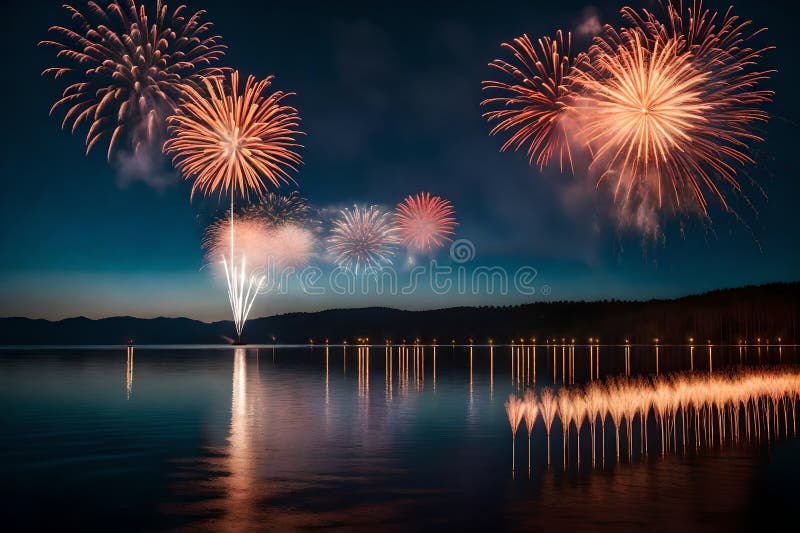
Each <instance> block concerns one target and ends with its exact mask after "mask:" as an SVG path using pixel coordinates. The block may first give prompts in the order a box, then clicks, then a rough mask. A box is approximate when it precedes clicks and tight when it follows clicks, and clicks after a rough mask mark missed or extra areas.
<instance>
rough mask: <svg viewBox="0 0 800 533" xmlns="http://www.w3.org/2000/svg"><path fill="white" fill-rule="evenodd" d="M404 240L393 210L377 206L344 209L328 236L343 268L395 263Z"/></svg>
mask: <svg viewBox="0 0 800 533" xmlns="http://www.w3.org/2000/svg"><path fill="white" fill-rule="evenodd" d="M399 242H400V239H399V235H398V232H397V230H396V228H395V227H394V225H393V224H392V219H391V214H390V213H388V212H386V211H383V210H381V209H380V208H379V207H377V206H370V207H366V208H362V207H358V206H354V207H353V208H352V209H342V211H341V212H340V213H339V218H338V219H337V220H335V221H334V223H333V229H332V230H331V235H330V237H329V238H328V252H329V253H330V254H331V255H332V256H333V260H334V262H335V263H336V264H337V265H339V266H340V267H341V268H344V269H347V270H353V271H355V273H356V274H357V273H358V272H359V271H361V270H368V269H378V268H381V267H382V266H384V265H387V264H389V265H390V264H392V259H391V257H392V255H394V253H395V252H396V245H397V244H398V243H399Z"/></svg>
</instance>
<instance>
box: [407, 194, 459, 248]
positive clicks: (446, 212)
mask: <svg viewBox="0 0 800 533" xmlns="http://www.w3.org/2000/svg"><path fill="white" fill-rule="evenodd" d="M454 213H455V210H454V209H453V205H452V204H451V203H450V202H449V201H448V200H444V199H442V198H441V197H439V196H431V193H429V192H423V193H420V194H417V195H415V196H409V197H407V198H406V199H405V200H403V202H401V203H400V204H399V205H398V206H397V209H396V210H395V215H394V218H395V224H396V226H397V230H398V231H399V233H400V239H401V243H402V244H403V245H404V246H407V247H409V248H410V249H411V250H414V251H418V252H421V253H428V252H431V251H433V250H435V249H437V248H441V247H442V246H444V245H445V244H447V243H448V242H450V241H452V240H453V237H452V236H453V234H454V233H455V232H454V230H455V227H456V225H457V222H456V219H455V218H454V217H453V214H454Z"/></svg>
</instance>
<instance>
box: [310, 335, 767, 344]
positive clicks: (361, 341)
mask: <svg viewBox="0 0 800 533" xmlns="http://www.w3.org/2000/svg"><path fill="white" fill-rule="evenodd" d="M526 340H528V339H525V338H523V337H520V338H519V339H511V345H512V346H513V345H515V344H522V345H524V344H525V342H526ZM529 340H530V343H531V344H536V337H531V338H530V339H529ZM688 341H689V344H702V343H701V342H697V343H696V342H695V339H694V337H689V339H688ZM777 341H778V344H781V343H782V342H783V339H782V338H781V337H778V338H777ZM438 342H439V341H438V339H436V338H435V337H434V338H433V341H432V343H431V344H433V345H438ZM468 342H469V344H470V345H472V344H475V340H474V339H472V338H470V339H468ZM324 343H325V344H330V340H329V339H325V340H324ZM558 343H559V339H557V338H552V339H546V340H545V344H548V345H550V344H558ZM630 343H631V341H630V339H625V344H630ZM769 343H770V342H769V339H762V338H761V337H758V338H757V339H756V342H755V343H753V344H756V345H759V344H765V345H766V344H769ZM308 344H310V345H314V339H308ZM342 344H345V345H346V344H347V340H346V339H345V340H344V341H342ZM356 344H360V345H367V344H369V337H357V338H356ZM386 344H387V345H391V344H392V341H391V339H386ZM402 344H403V345H405V344H407V342H406V339H403V341H402ZM413 344H415V345H419V344H421V341H420V339H419V338H416V339H414V342H413ZM450 344H452V345H453V346H455V344H456V340H455V339H451V340H450ZM488 344H490V345H492V344H494V339H488ZM561 344H562V345H564V344H575V339H574V338H570V339H567V338H566V337H561ZM589 344H594V345H597V344H600V339H599V338H597V337H589ZM653 344H654V345H659V344H663V342H662V339H660V338H658V337H655V338H654V339H653ZM706 344H707V345H708V346H712V345H713V342H712V341H711V339H707V340H706ZM744 345H747V340H746V339H739V342H738V346H744Z"/></svg>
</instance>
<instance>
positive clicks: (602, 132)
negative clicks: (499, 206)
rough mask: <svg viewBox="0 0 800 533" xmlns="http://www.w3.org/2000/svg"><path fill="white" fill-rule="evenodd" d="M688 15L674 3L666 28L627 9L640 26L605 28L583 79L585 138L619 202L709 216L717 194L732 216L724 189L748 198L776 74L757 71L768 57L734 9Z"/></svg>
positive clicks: (581, 72) (580, 77)
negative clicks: (745, 176)
mask: <svg viewBox="0 0 800 533" xmlns="http://www.w3.org/2000/svg"><path fill="white" fill-rule="evenodd" d="M687 13H688V14H687V15H686V16H685V17H684V13H682V12H681V10H680V9H679V8H676V7H675V6H674V4H669V5H668V24H666V25H665V24H662V23H661V22H659V20H658V19H656V17H655V16H654V15H652V14H651V13H649V12H644V13H643V14H639V13H637V12H636V11H634V10H632V9H630V8H626V9H624V10H623V16H624V17H625V18H626V20H628V22H629V23H631V24H632V26H631V27H628V28H624V29H621V30H619V31H617V30H614V29H613V28H610V27H606V28H605V31H604V33H603V34H602V35H601V36H600V37H598V38H597V39H596V40H595V44H594V45H593V46H592V48H591V50H590V52H589V55H590V57H591V61H590V62H587V63H585V64H584V65H582V66H581V68H579V69H578V71H577V73H576V76H575V79H576V82H577V84H578V85H580V87H581V89H582V91H584V95H585V99H584V101H583V105H582V106H581V110H582V111H583V113H582V115H583V116H582V120H581V132H582V137H583V138H584V139H585V140H586V142H587V143H588V144H589V146H590V147H591V149H592V152H593V162H592V166H593V167H594V168H595V169H597V171H598V173H599V179H600V180H605V179H610V180H613V181H614V182H615V184H614V193H615V198H616V197H618V196H619V195H620V193H623V197H624V199H625V201H628V200H630V199H631V198H637V199H639V200H640V201H645V202H652V203H655V204H656V206H657V207H658V208H660V207H661V206H662V205H663V203H664V201H665V199H669V200H670V203H671V204H674V205H676V206H682V205H688V206H692V205H697V206H699V208H700V209H701V211H702V212H703V213H706V211H707V205H708V202H707V199H706V198H705V192H706V191H708V192H710V193H711V194H712V195H713V196H715V197H716V198H717V199H718V200H719V202H720V203H721V205H722V206H723V208H725V209H726V210H727V209H729V207H728V203H727V201H726V199H725V195H724V191H723V190H722V189H721V188H720V184H727V185H728V186H730V187H731V188H733V189H734V190H737V191H738V190H740V185H739V182H738V180H737V179H736V172H737V169H738V168H739V167H742V166H744V165H747V164H752V163H754V161H753V159H752V158H751V157H750V155H749V154H748V152H749V149H748V144H749V143H751V142H754V141H760V140H761V139H760V137H758V136H757V135H756V134H754V133H753V132H752V131H751V127H752V126H753V124H755V123H758V122H764V121H766V120H767V118H768V115H767V113H766V112H765V111H763V110H762V109H760V108H759V107H758V106H759V105H761V104H763V103H765V102H768V101H769V100H771V98H772V92H771V91H765V90H761V89H759V88H758V84H759V83H761V82H762V81H764V80H766V79H768V78H769V74H770V72H769V71H760V70H758V69H755V68H754V65H755V64H756V63H757V61H758V60H759V59H760V58H761V56H762V54H763V53H764V51H765V50H766V49H760V50H754V49H751V48H748V47H747V46H746V42H747V40H749V39H750V38H751V37H752V36H753V35H755V34H757V33H759V32H754V33H753V32H748V28H749V26H750V22H749V21H741V20H739V19H738V18H737V17H735V16H733V15H732V14H731V12H730V11H728V12H727V13H726V15H725V16H724V17H719V15H717V14H716V13H711V12H709V11H707V10H703V9H702V4H701V3H700V2H697V3H695V4H694V7H693V8H690V10H689V11H688V12H687ZM665 188H666V189H667V192H668V194H669V197H665V194H664V192H665V191H664V189H665Z"/></svg>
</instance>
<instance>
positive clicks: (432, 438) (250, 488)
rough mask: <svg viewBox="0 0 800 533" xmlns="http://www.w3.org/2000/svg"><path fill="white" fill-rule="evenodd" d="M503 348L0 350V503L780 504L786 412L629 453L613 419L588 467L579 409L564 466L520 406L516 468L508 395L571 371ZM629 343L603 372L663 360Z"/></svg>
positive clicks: (44, 521)
mask: <svg viewBox="0 0 800 533" xmlns="http://www.w3.org/2000/svg"><path fill="white" fill-rule="evenodd" d="M589 350H590V348H589V347H587V346H577V347H575V349H574V368H575V371H574V374H573V373H569V372H568V377H567V381H568V382H571V381H573V380H574V385H571V384H568V386H578V385H580V384H581V383H585V382H586V381H588V380H589V379H590V371H591V370H594V369H595V367H594V366H592V368H591V369H590V367H589ZM593 350H594V349H593ZM511 351H512V350H511V348H510V347H508V346H496V347H494V348H490V347H488V346H480V347H477V346H476V347H474V348H472V349H470V348H469V347H463V346H459V347H451V346H439V347H438V348H437V351H436V361H435V364H434V355H433V348H432V347H430V346H428V347H425V348H424V349H423V350H417V351H416V357H415V349H414V347H413V346H409V347H407V348H406V349H405V350H404V349H401V348H400V347H396V346H395V347H392V349H391V352H389V353H387V350H386V348H385V347H383V346H373V347H371V348H370V349H369V351H367V349H366V348H361V347H358V346H348V347H346V348H344V347H342V346H331V347H329V348H327V349H326V347H324V346H316V347H313V349H312V348H309V347H299V348H298V347H294V348H291V347H279V348H276V349H272V348H270V347H259V348H249V347H246V348H245V347H243V348H231V347H220V348H180V349H179V348H168V347H162V348H126V347H124V346H123V347H117V348H102V349H67V348H53V349H42V348H31V349H5V350H0V404H2V406H3V409H2V410H0V413H2V414H0V434H1V435H0V496H1V497H2V501H3V505H2V514H3V515H4V516H3V517H2V518H3V520H4V523H6V524H11V525H12V526H14V527H17V528H22V527H25V528H33V527H39V528H41V527H47V526H56V527H59V528H60V529H70V528H75V527H81V528H91V527H93V526H94V527H101V526H105V527H109V526H112V525H113V528H114V529H121V530H126V529H150V530H152V529H158V530H160V529H182V530H197V529H200V530H208V531H214V530H221V529H223V528H225V529H229V528H231V527H232V528H233V529H239V530H248V529H264V528H276V529H285V528H298V527H303V528H309V527H311V528H317V527H326V528H327V527H345V528H348V529H351V528H363V529H371V530H374V529H376V528H386V527H387V526H388V525H390V524H391V527H392V528H393V529H408V528H410V527H444V526H447V527H461V528H468V529H473V528H484V529H489V528H491V529H494V530H497V529H523V528H524V529H531V528H533V529H544V528H562V529H564V530H567V531H572V530H595V531H596V530H609V531H615V530H618V529H620V528H622V527H626V528H647V529H651V530H657V531H658V530H664V531H668V530H676V529H682V530H688V531H692V530H706V531H708V530H724V531H737V530H747V529H752V528H754V527H756V526H763V525H765V523H768V522H771V521H773V520H778V519H780V518H782V517H786V516H789V512H790V509H791V508H790V507H789V506H790V505H793V504H792V502H793V501H794V500H795V499H796V495H797V491H796V489H795V488H794V487H795V485H796V479H797V476H798V475H800V459H798V457H800V444H798V442H799V441H798V440H797V439H796V438H795V437H794V434H793V432H792V431H791V426H792V422H793V417H792V415H791V414H790V415H789V418H788V421H789V422H788V426H789V428H788V429H789V431H788V438H787V436H786V435H785V434H784V432H783V430H781V432H780V436H779V437H778V438H774V437H773V438H772V439H771V440H767V439H761V440H760V442H759V441H756V440H751V441H749V442H739V443H736V444H734V443H732V442H727V441H726V442H725V444H724V446H719V445H716V446H712V447H709V448H705V447H704V448H701V449H700V450H699V451H696V450H694V449H691V448H690V449H689V450H688V451H687V452H685V453H683V452H679V453H676V452H674V451H670V452H668V453H666V454H665V455H664V456H663V457H662V456H661V455H660V454H659V453H658V452H657V451H651V452H650V453H649V454H648V455H646V456H644V457H642V456H641V455H640V454H639V453H638V451H637V452H635V453H633V456H632V458H631V459H630V460H629V459H628V458H627V457H626V456H625V454H623V458H622V459H621V461H620V462H619V463H617V461H616V459H615V456H614V453H613V449H614V437H613V434H614V432H613V430H612V429H611V428H612V426H611V425H610V424H607V427H606V432H605V433H606V435H605V442H606V447H607V451H608V453H606V455H605V456H604V458H603V460H601V461H598V464H597V465H596V466H595V467H592V465H591V457H590V455H587V454H590V451H589V450H590V444H589V442H590V437H589V436H588V431H586V428H584V431H583V433H582V435H581V464H580V467H578V465H577V462H576V459H577V453H576V450H575V449H574V446H575V444H576V440H575V436H574V431H573V434H572V437H571V442H570V446H571V448H570V451H569V453H570V461H569V462H568V465H567V469H566V471H564V467H563V464H562V457H563V456H562V446H563V441H562V437H561V430H560V427H558V426H557V425H558V422H556V426H554V429H553V431H552V435H551V453H552V455H553V460H552V464H551V466H550V467H549V468H548V467H547V465H546V447H547V444H546V442H547V441H546V437H545V431H544V427H543V425H542V424H541V421H539V423H538V424H537V425H536V426H535V427H534V433H533V439H532V447H533V453H532V470H531V473H530V477H529V475H528V472H527V442H525V441H526V440H527V438H526V437H527V434H526V431H525V428H524V424H523V425H522V427H521V428H520V432H519V433H518V434H517V443H516V444H517V446H516V472H515V473H514V475H513V476H512V470H511V460H512V457H511V455H512V453H511V438H510V437H511V435H510V431H509V425H508V420H507V418H506V413H505V410H504V407H503V403H504V401H505V400H506V399H507V398H508V396H509V394H510V393H512V392H515V393H520V392H522V391H523V390H524V389H525V388H526V387H534V388H536V389H537V390H540V389H541V387H543V386H552V385H553V382H554V379H553V375H554V372H555V386H556V387H560V386H561V385H562V382H563V378H564V369H565V368H569V366H568V364H564V361H563V359H562V349H561V347H557V348H556V350H555V365H554V364H553V360H554V359H553V353H554V351H553V349H552V348H549V349H548V348H546V347H544V346H542V345H540V346H539V347H538V348H537V359H536V361H537V369H536V370H537V374H536V381H535V382H534V381H533V379H532V376H531V372H530V371H531V368H530V365H528V367H527V370H525V371H523V372H522V373H520V372H519V370H518V368H519V366H515V367H514V369H513V372H514V374H513V376H512V360H511ZM566 351H567V353H568V352H569V351H570V348H569V347H566ZM625 352H626V350H625V348H624V347H622V346H602V347H601V348H600V357H599V361H600V367H599V368H600V377H601V378H604V377H607V376H610V375H620V374H622V375H624V374H625V373H626V367H628V368H629V369H630V373H631V375H649V374H654V373H655V372H656V367H655V348H654V347H653V346H647V347H634V348H633V349H632V350H631V356H630V363H629V364H627V365H626V358H625ZM593 353H594V352H593ZM390 361H391V363H390ZM797 362H798V351H797V349H796V348H795V347H788V346H784V347H781V348H780V349H779V348H778V347H775V346H772V347H769V348H767V347H755V346H749V347H742V348H741V349H740V348H739V347H737V346H732V347H718V346H717V347H712V349H711V363H712V364H711V365H709V351H708V347H707V346H704V345H701V346H696V347H695V348H694V349H693V350H690V348H689V347H686V346H671V347H660V348H659V358H658V371H659V373H661V374H663V373H673V372H676V371H681V370H688V369H689V367H690V366H693V367H694V371H695V372H696V373H697V374H698V375H708V374H709V372H713V373H715V374H722V373H724V372H726V371H727V370H729V369H731V368H736V367H739V366H740V365H742V366H745V367H760V366H762V365H771V366H772V367H774V366H776V365H784V366H785V367H786V368H787V371H795V370H796V368H795V367H794V365H796V364H797ZM516 364H519V361H517V363H516ZM554 366H555V368H554ZM781 427H782V426H781ZM649 431H650V432H651V434H652V441H653V442H655V441H656V440H657V429H656V428H655V426H654V425H652V426H650V427H649ZM624 442H625V441H624V438H623V443H624ZM598 445H599V442H598Z"/></svg>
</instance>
